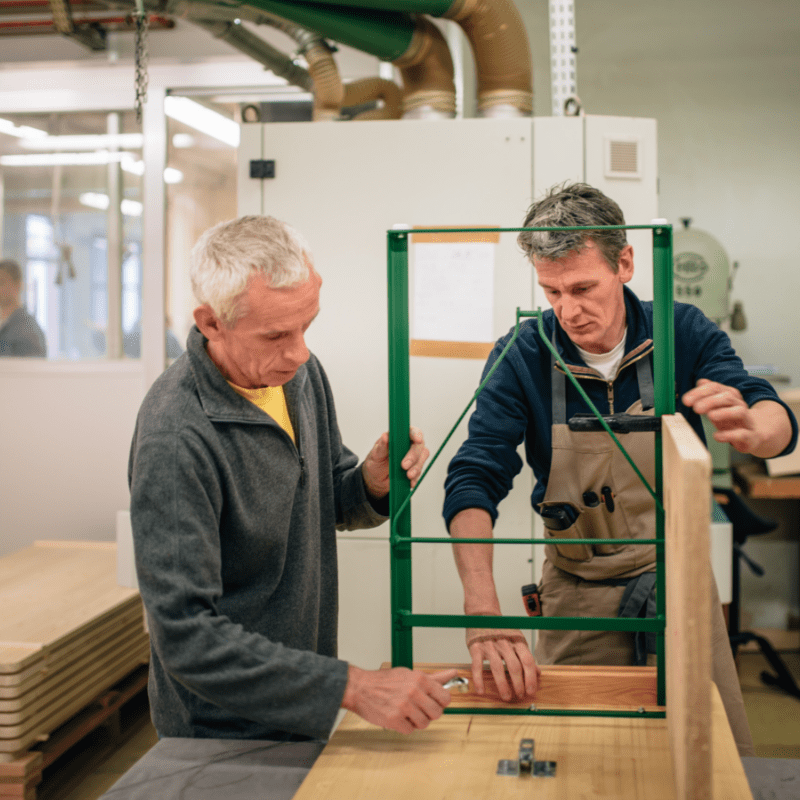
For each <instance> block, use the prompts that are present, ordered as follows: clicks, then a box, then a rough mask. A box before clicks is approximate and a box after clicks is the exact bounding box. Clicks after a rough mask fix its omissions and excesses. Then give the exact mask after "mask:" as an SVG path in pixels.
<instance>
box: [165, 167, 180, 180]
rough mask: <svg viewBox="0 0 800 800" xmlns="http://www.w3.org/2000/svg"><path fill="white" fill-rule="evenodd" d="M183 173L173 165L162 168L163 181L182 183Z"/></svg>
mask: <svg viewBox="0 0 800 800" xmlns="http://www.w3.org/2000/svg"><path fill="white" fill-rule="evenodd" d="M182 182H183V173H182V172H181V171H180V170H179V169H175V167H167V168H166V169H165V170H164V183H182Z"/></svg>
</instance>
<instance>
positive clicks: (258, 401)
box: [228, 381, 297, 444]
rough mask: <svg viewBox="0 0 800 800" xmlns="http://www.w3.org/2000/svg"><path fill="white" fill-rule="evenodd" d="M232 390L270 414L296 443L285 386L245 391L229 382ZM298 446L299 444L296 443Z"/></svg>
mask: <svg viewBox="0 0 800 800" xmlns="http://www.w3.org/2000/svg"><path fill="white" fill-rule="evenodd" d="M228 384H229V385H230V387H231V389H233V390H234V391H235V392H238V393H239V394H240V395H241V396H242V397H244V399H245V400H249V401H250V402H251V403H252V404H253V405H254V406H258V408H260V409H261V410H262V411H263V412H264V413H265V414H269V415H270V416H271V417H272V419H274V420H275V422H277V423H278V425H280V426H281V428H283V429H284V430H285V431H286V433H288V434H289V436H290V437H291V439H292V441H293V442H295V438H294V428H293V427H292V421H291V420H290V419H289V409H288V408H287V407H286V396H285V395H284V393H283V386H264V387H263V388H261V389H245V388H243V387H242V386H236V384H234V383H231V382H230V381H228ZM295 444H297V442H295Z"/></svg>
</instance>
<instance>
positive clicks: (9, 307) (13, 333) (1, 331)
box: [0, 258, 47, 358]
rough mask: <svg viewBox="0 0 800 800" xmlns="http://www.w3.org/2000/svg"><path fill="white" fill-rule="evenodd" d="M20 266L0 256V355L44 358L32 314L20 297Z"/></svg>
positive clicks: (41, 338) (43, 346)
mask: <svg viewBox="0 0 800 800" xmlns="http://www.w3.org/2000/svg"><path fill="white" fill-rule="evenodd" d="M21 292H22V268H21V267H20V265H19V264H18V263H17V262H16V261H14V260H13V259H11V258H4V259H0V356H17V357H29V358H44V357H45V356H47V343H46V341H45V338H44V333H43V332H42V329H41V328H40V327H39V323H38V322H37V321H36V318H35V317H33V316H32V315H31V314H29V313H28V311H27V310H26V309H25V306H23V305H22V302H21V301H20V293H21Z"/></svg>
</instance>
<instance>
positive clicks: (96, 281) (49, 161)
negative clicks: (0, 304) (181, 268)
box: [0, 111, 144, 360]
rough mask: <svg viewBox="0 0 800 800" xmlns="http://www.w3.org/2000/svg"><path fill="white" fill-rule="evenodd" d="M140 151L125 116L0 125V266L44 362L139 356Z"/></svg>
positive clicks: (28, 117) (29, 118)
mask: <svg viewBox="0 0 800 800" xmlns="http://www.w3.org/2000/svg"><path fill="white" fill-rule="evenodd" d="M141 151H142V134H141V132H140V128H139V126H138V125H137V124H136V120H135V117H134V114H133V112H108V113H105V112H95V111H92V112H85V111H84V112H75V113H51V114H4V115H3V116H2V118H1V119H0V200H2V204H1V206H0V226H1V227H0V230H2V239H0V258H2V259H13V260H14V261H15V262H17V263H18V264H19V266H20V268H21V278H22V280H21V286H20V297H19V300H20V302H21V304H22V306H23V307H25V308H26V309H27V311H28V313H29V314H30V315H31V316H32V317H33V318H34V319H35V321H36V323H37V324H38V326H39V328H40V329H41V331H42V332H43V334H44V339H45V342H46V355H47V358H48V359H53V360H59V359H67V360H82V359H97V358H106V357H110V358H115V357H123V356H126V357H129V358H136V357H137V356H138V350H139V334H138V332H139V330H140V324H141V311H142V302H141V298H142V291H141V289H142V264H141V255H142V226H141V216H142V174H143V172H144V163H143V161H142V154H141ZM0 336H2V329H0Z"/></svg>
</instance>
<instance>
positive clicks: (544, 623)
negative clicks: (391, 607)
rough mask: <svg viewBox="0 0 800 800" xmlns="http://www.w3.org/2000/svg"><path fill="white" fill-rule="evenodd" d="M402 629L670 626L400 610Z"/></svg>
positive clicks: (633, 620) (634, 620)
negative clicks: (416, 612)
mask: <svg viewBox="0 0 800 800" xmlns="http://www.w3.org/2000/svg"><path fill="white" fill-rule="evenodd" d="M395 624H396V625H398V626H400V627H401V628H415V627H416V628H519V629H526V630H547V631H633V632H637V631H649V632H654V633H658V632H659V631H663V630H664V629H665V628H666V618H665V617H651V618H649V619H641V618H639V617H622V618H620V617H485V616H478V615H475V616H469V615H467V614H412V613H411V612H410V611H398V612H397V616H396V618H395Z"/></svg>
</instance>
